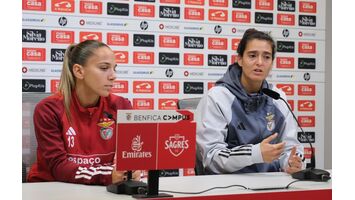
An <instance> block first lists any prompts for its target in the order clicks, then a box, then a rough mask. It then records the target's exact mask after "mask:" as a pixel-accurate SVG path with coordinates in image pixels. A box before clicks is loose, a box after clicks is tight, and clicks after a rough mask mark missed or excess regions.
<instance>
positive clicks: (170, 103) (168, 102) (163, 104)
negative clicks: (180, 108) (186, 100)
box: [158, 99, 178, 110]
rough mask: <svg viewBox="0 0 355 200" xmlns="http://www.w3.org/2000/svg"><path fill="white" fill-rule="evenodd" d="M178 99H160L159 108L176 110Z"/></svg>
mask: <svg viewBox="0 0 355 200" xmlns="http://www.w3.org/2000/svg"><path fill="white" fill-rule="evenodd" d="M177 102H178V99H159V101H158V105H159V106H158V109H159V110H176V109H177Z"/></svg>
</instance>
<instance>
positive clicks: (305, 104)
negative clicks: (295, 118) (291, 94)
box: [298, 100, 316, 111]
mask: <svg viewBox="0 0 355 200" xmlns="http://www.w3.org/2000/svg"><path fill="white" fill-rule="evenodd" d="M315 110H316V101H315V100H299V101H298V111H315Z"/></svg>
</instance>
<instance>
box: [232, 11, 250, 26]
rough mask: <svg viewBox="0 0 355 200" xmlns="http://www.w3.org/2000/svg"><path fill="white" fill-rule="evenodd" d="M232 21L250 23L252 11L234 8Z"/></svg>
mask: <svg viewBox="0 0 355 200" xmlns="http://www.w3.org/2000/svg"><path fill="white" fill-rule="evenodd" d="M232 22H240V23H250V12H249V11H239V10H238V11H237V10H233V11H232Z"/></svg>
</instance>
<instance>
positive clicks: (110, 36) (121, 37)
mask: <svg viewBox="0 0 355 200" xmlns="http://www.w3.org/2000/svg"><path fill="white" fill-rule="evenodd" d="M107 44H108V45H115V46H128V33H107Z"/></svg>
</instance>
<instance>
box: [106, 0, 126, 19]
mask: <svg viewBox="0 0 355 200" xmlns="http://www.w3.org/2000/svg"><path fill="white" fill-rule="evenodd" d="M107 14H108V15H120V16H128V15H129V5H128V4H126V3H110V2H108V3H107Z"/></svg>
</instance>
